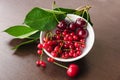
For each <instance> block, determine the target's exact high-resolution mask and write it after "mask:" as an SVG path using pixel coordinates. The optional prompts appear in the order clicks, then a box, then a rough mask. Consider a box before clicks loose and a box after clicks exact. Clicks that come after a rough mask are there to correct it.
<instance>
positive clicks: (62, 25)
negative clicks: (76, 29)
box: [57, 20, 67, 30]
mask: <svg viewBox="0 0 120 80" xmlns="http://www.w3.org/2000/svg"><path fill="white" fill-rule="evenodd" d="M66 26H67V24H66V22H65V21H64V20H63V21H60V22H59V23H58V25H57V28H59V29H61V30H64V29H66Z"/></svg>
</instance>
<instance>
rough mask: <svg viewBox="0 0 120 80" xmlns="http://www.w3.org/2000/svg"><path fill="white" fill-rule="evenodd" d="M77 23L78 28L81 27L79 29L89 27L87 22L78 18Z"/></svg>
mask: <svg viewBox="0 0 120 80" xmlns="http://www.w3.org/2000/svg"><path fill="white" fill-rule="evenodd" d="M75 23H76V24H77V27H79V28H83V27H85V26H86V25H87V23H86V22H85V20H83V19H81V18H78V19H77V20H76V22H75Z"/></svg>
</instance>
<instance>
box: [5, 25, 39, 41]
mask: <svg viewBox="0 0 120 80" xmlns="http://www.w3.org/2000/svg"><path fill="white" fill-rule="evenodd" d="M5 32H7V33H8V34H10V35H12V36H14V37H16V38H21V39H23V38H28V37H29V36H31V35H32V34H34V33H36V32H38V30H34V29H32V28H30V27H27V26H21V25H17V26H12V27H10V28H8V29H6V30H5Z"/></svg>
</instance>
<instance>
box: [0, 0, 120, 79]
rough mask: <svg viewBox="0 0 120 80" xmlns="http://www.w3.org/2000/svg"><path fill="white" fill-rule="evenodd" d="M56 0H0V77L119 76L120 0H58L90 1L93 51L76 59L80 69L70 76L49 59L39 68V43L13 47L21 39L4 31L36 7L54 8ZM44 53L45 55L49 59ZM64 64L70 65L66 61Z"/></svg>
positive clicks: (62, 1) (72, 4) (61, 1)
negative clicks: (93, 33) (52, 4)
mask: <svg viewBox="0 0 120 80" xmlns="http://www.w3.org/2000/svg"><path fill="white" fill-rule="evenodd" d="M52 1H53V0H0V80H120V49H119V48H120V16H119V14H120V10H119V7H120V1H119V0H57V1H56V2H57V4H58V5H59V6H62V7H67V8H68V7H69V8H77V7H78V6H83V5H86V4H90V5H91V6H92V9H91V10H90V14H91V18H92V21H93V23H94V30H95V35H96V40H95V44H94V47H93V48H92V50H91V51H90V53H89V54H88V55H87V56H86V57H85V58H83V59H82V60H79V61H77V62H76V63H77V64H79V66H80V67H81V73H80V74H79V76H78V77H77V78H73V79H71V78H69V77H67V75H66V70H64V69H63V68H60V67H58V66H55V65H54V64H50V63H47V68H46V69H42V68H38V67H36V65H35V61H36V60H37V59H38V56H37V55H36V47H35V46H36V45H35V44H31V45H29V46H24V47H23V48H20V49H18V50H16V51H15V50H11V48H12V47H13V46H15V45H16V44H18V43H19V42H21V40H15V39H13V37H11V36H9V35H8V34H6V33H4V32H2V31H3V30H4V29H6V28H8V27H9V26H12V25H15V24H21V23H22V22H23V20H24V17H25V15H26V14H27V12H28V11H30V10H31V9H32V8H33V7H35V6H38V7H44V8H51V3H52ZM46 57H47V56H46V55H44V59H46ZM64 64H65V65H68V64H66V63H64Z"/></svg>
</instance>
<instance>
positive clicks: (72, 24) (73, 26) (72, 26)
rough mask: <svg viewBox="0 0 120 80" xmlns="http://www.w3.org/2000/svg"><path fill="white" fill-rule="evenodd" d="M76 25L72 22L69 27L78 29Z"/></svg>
mask: <svg viewBox="0 0 120 80" xmlns="http://www.w3.org/2000/svg"><path fill="white" fill-rule="evenodd" d="M76 27H77V25H76V23H70V25H69V29H70V30H73V31H74V30H75V29H76Z"/></svg>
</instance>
